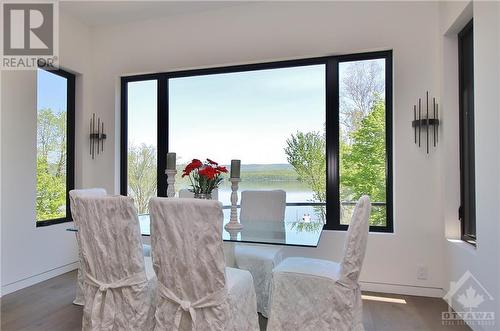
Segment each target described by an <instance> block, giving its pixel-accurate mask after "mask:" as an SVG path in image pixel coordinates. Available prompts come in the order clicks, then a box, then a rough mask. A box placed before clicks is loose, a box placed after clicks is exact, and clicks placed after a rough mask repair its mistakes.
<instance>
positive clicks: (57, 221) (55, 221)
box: [35, 217, 73, 228]
mask: <svg viewBox="0 0 500 331" xmlns="http://www.w3.org/2000/svg"><path fill="white" fill-rule="evenodd" d="M72 221H73V220H72V219H71V217H63V218H56V219H53V220H46V221H36V222H35V223H36V227H37V228H40V227H44V226H49V225H54V224H61V223H67V222H72Z"/></svg>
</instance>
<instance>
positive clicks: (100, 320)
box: [73, 196, 155, 331]
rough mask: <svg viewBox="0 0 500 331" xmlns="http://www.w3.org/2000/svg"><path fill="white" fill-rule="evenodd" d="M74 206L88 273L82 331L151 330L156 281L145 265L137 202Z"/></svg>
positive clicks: (85, 201)
mask: <svg viewBox="0 0 500 331" xmlns="http://www.w3.org/2000/svg"><path fill="white" fill-rule="evenodd" d="M73 200H74V205H73V213H74V216H75V218H76V219H77V220H78V221H77V222H78V236H79V237H80V247H81V252H82V258H83V265H84V270H85V275H84V294H85V304H84V308H83V321H82V330H85V331H86V330H95V331H103V330H109V331H112V330H113V331H114V330H130V331H132V330H151V329H152V326H153V323H152V322H153V317H154V306H155V305H154V290H155V289H154V285H155V279H154V275H152V274H150V271H151V269H152V268H151V267H146V265H145V258H144V256H143V253H142V244H141V234H140V228H139V220H138V218H137V211H136V209H135V207H134V203H133V199H132V198H130V197H124V196H113V197H111V196H107V197H74V198H73ZM150 264H151V263H150Z"/></svg>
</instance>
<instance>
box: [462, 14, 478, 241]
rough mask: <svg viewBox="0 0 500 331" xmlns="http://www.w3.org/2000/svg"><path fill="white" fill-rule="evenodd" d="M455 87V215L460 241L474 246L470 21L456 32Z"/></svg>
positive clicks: (472, 46) (472, 74)
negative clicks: (457, 203) (457, 174)
mask: <svg viewBox="0 0 500 331" xmlns="http://www.w3.org/2000/svg"><path fill="white" fill-rule="evenodd" d="M458 85H459V87H458V90H459V100H458V104H459V107H458V108H459V141H460V142H459V149H460V208H459V212H458V213H459V219H460V228H461V229H460V230H461V239H462V240H463V241H465V242H468V243H470V244H472V245H476V195H475V143H474V28H473V21H472V20H470V21H469V23H467V24H466V25H465V27H464V28H463V29H462V30H461V31H460V32H459V33H458ZM464 98H466V100H464Z"/></svg>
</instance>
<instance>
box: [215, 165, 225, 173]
mask: <svg viewBox="0 0 500 331" xmlns="http://www.w3.org/2000/svg"><path fill="white" fill-rule="evenodd" d="M216 169H217V171H218V172H225V173H227V168H226V167H224V166H218V167H217V168H216Z"/></svg>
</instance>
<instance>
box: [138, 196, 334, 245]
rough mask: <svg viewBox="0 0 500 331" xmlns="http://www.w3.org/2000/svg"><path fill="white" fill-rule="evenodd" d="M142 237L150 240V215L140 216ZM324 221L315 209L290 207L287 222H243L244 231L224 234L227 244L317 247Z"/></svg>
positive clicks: (299, 205)
mask: <svg viewBox="0 0 500 331" xmlns="http://www.w3.org/2000/svg"><path fill="white" fill-rule="evenodd" d="M229 213H230V209H229V208H225V209H224V222H223V225H225V224H227V223H228V222H229ZM139 222H140V226H141V234H142V235H143V236H149V235H150V234H151V232H150V222H149V215H148V214H144V215H139ZM323 224H324V223H323V221H322V220H321V219H320V217H318V216H317V213H315V212H314V210H313V207H312V206H305V205H301V204H296V205H293V206H289V205H288V206H287V207H286V211H285V221H284V222H276V221H257V220H252V221H246V222H242V225H243V229H241V230H237V231H235V230H230V231H228V230H226V229H225V228H224V227H223V228H222V229H221V230H222V239H223V240H224V241H232V242H242V243H255V244H271V245H283V246H304V247H317V246H318V243H319V240H320V237H321V233H322V232H323Z"/></svg>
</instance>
